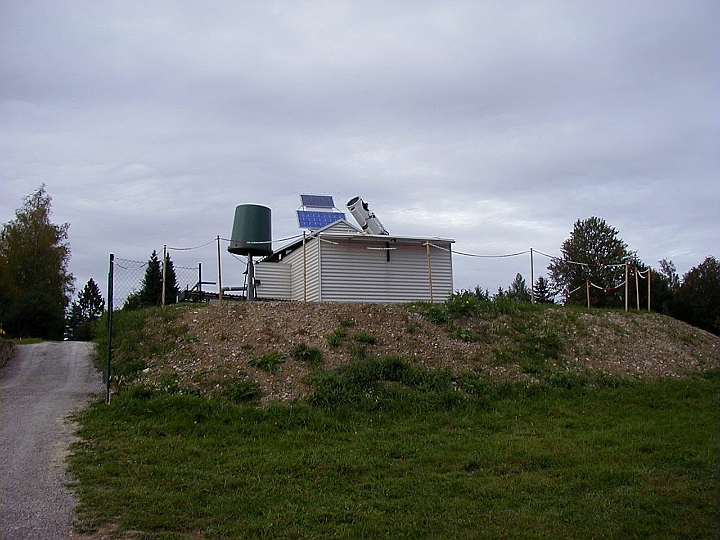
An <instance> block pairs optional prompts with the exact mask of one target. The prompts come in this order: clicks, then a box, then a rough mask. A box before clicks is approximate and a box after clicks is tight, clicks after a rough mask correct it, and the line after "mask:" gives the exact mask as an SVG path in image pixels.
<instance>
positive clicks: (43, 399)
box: [0, 341, 103, 540]
mask: <svg viewBox="0 0 720 540" xmlns="http://www.w3.org/2000/svg"><path fill="white" fill-rule="evenodd" d="M91 358H92V345H91V344H89V343H85V342H73V341H66V342H61V343H38V344H33V345H20V346H18V348H17V352H16V354H15V357H14V358H13V359H12V360H11V361H10V362H8V364H7V365H6V366H5V367H4V368H3V369H2V371H1V372H0V400H1V408H0V455H2V462H0V497H2V500H1V501H0V508H1V515H2V521H1V523H0V529H1V531H2V538H3V540H19V539H33V540H46V539H47V540H51V539H52V540H58V539H62V538H73V533H72V529H71V523H72V520H73V507H74V505H75V501H74V499H73V497H72V494H71V493H70V491H69V490H68V489H67V487H66V483H67V481H68V479H67V478H66V475H65V458H66V457H67V455H68V451H69V447H70V444H71V443H72V442H73V432H74V427H73V425H72V424H71V423H69V422H68V420H67V417H68V415H69V414H71V413H72V412H73V411H76V410H77V409H78V408H80V407H82V406H83V404H84V403H86V402H87V400H88V396H89V395H90V394H93V393H100V392H102V390H103V386H102V381H101V377H100V375H99V374H98V373H97V372H96V371H95V370H94V369H93V367H92V362H91Z"/></svg>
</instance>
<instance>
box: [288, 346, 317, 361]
mask: <svg viewBox="0 0 720 540" xmlns="http://www.w3.org/2000/svg"><path fill="white" fill-rule="evenodd" d="M290 356H292V357H293V358H295V359H296V360H301V361H303V362H307V363H308V364H310V365H311V366H318V365H320V364H322V361H323V355H322V351H321V350H320V349H318V348H317V347H309V346H308V345H307V344H306V343H297V344H296V345H293V346H292V348H291V349H290Z"/></svg>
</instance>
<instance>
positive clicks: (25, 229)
mask: <svg viewBox="0 0 720 540" xmlns="http://www.w3.org/2000/svg"><path fill="white" fill-rule="evenodd" d="M51 202H52V200H51V198H50V196H49V195H48V194H47V192H46V191H45V186H44V185H43V186H41V187H39V188H38V189H37V190H35V191H34V192H33V193H32V194H30V195H28V196H27V197H26V198H25V199H24V202H23V205H22V207H21V208H19V209H18V210H17V211H16V213H15V219H14V220H12V221H10V222H8V223H6V224H5V225H3V228H2V231H0V306H2V308H1V310H0V325H1V326H2V327H3V329H4V330H5V332H7V333H8V334H9V335H12V336H32V337H40V338H45V339H62V337H63V331H64V329H65V308H66V307H67V305H68V303H69V302H70V296H71V294H72V291H73V282H74V278H73V276H72V274H71V273H70V272H68V263H69V261H70V246H69V244H68V242H67V238H68V228H69V224H67V223H63V224H61V225H57V224H54V223H52V222H51V221H50V214H51Z"/></svg>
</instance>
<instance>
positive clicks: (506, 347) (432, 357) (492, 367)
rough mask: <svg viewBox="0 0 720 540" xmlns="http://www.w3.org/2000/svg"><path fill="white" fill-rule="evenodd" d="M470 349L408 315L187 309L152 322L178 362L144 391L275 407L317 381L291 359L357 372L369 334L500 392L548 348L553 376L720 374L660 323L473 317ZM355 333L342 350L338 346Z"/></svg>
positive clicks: (348, 308) (397, 308)
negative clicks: (313, 359)
mask: <svg viewBox="0 0 720 540" xmlns="http://www.w3.org/2000/svg"><path fill="white" fill-rule="evenodd" d="M454 324H457V325H458V327H462V328H463V329H464V331H465V332H466V335H467V336H470V338H469V339H463V335H457V333H456V334H453V333H451V332H448V330H447V328H446V327H445V326H442V325H437V324H433V323H431V322H429V321H428V320H427V319H426V318H425V317H423V316H422V315H421V314H420V313H418V312H417V311H416V310H413V309H412V308H410V307H408V306H404V305H381V304H348V303H330V302H328V303H307V304H305V303H301V302H250V303H248V302H242V303H237V304H223V305H218V304H213V305H207V304H206V305H197V306H182V307H178V308H176V311H175V313H174V314H173V315H172V318H171V320H168V319H167V318H159V317H158V318H156V319H152V318H151V319H150V320H149V323H148V326H149V328H147V331H148V332H149V334H150V336H151V337H150V338H149V339H153V340H157V341H158V342H162V343H165V344H174V346H173V347H171V351H170V352H169V353H168V354H166V355H164V356H162V357H156V358H147V359H146V361H147V365H148V368H147V369H146V370H145V371H144V373H143V374H142V376H141V378H140V380H139V382H146V383H150V384H152V385H156V386H159V387H163V386H165V385H167V384H168V382H169V381H170V382H172V384H173V385H178V386H179V388H181V389H182V388H187V389H191V390H194V391H200V392H203V393H205V392H212V391H213V388H220V387H222V386H223V384H224V382H225V381H227V380H228V379H233V378H238V377H243V376H249V377H250V378H252V379H254V380H255V381H257V382H258V383H259V384H260V386H261V388H262V391H263V402H267V401H287V400H293V399H297V398H303V397H305V396H306V395H307V394H308V392H309V391H310V388H309V387H308V386H307V385H306V384H305V382H304V380H305V379H306V377H307V375H308V374H309V373H310V371H311V367H310V366H308V365H307V363H305V362H301V361H298V360H295V359H294V358H293V357H292V355H291V350H292V348H293V346H295V345H297V344H300V343H302V344H306V345H307V346H309V347H316V348H318V349H319V350H320V351H321V352H322V355H323V366H324V367H325V368H327V369H332V368H335V367H338V366H340V365H343V364H346V363H348V362H351V361H352V359H353V356H354V352H353V351H354V350H356V349H357V346H358V344H357V343H356V342H354V340H353V335H354V334H356V333H357V332H361V331H362V332H367V333H370V334H372V335H373V336H374V337H375V338H376V341H375V343H373V344H372V345H367V351H368V353H369V354H372V355H375V356H380V357H382V356H386V355H399V356H402V357H404V358H407V359H409V360H411V361H412V362H414V363H416V364H418V365H422V366H426V367H431V368H436V367H439V368H444V369H449V370H451V371H452V372H453V373H456V374H459V373H463V372H472V373H476V374H478V375H480V376H481V377H483V378H487V379H491V380H530V379H532V375H531V374H528V372H527V369H524V368H523V354H522V350H523V347H526V346H527V345H528V343H530V344H532V341H533V340H535V341H536V342H537V341H538V340H542V339H543V336H545V337H547V336H550V337H553V336H555V337H556V338H557V339H558V340H559V341H560V342H561V346H560V348H561V350H560V353H559V355H558V356H557V358H554V359H551V360H550V361H549V363H550V366H549V367H551V368H552V369H555V370H561V371H570V372H578V373H589V374H595V375H597V374H607V375H611V376H615V377H622V378H632V379H635V378H641V379H658V378H668V377H670V378H672V377H684V376H688V375H691V374H694V373H699V372H701V371H704V370H708V369H712V368H713V367H716V366H717V362H718V338H717V336H714V335H712V334H710V333H708V332H705V331H703V330H700V329H698V328H694V327H692V326H689V325H687V324H685V323H683V322H681V321H678V320H676V319H672V318H670V317H666V316H664V315H660V314H657V313H646V312H640V313H637V312H630V313H624V312H619V311H601V310H594V311H589V312H588V311H585V310H575V309H569V308H561V307H555V308H548V309H542V310H535V311H531V312H528V313H525V314H521V315H520V316H515V315H497V316H493V317H483V316H478V317H471V318H465V319H459V320H457V321H455V323H454ZM338 330H343V331H344V332H345V333H346V337H345V338H343V340H342V343H341V344H340V345H339V346H336V347H333V346H331V345H330V344H329V342H328V335H329V334H331V333H333V332H337V331H338ZM270 353H279V354H281V355H283V356H284V357H285V360H284V362H283V363H282V365H281V366H280V369H279V370H278V371H276V372H271V373H268V372H266V371H263V370H262V369H258V368H255V367H253V366H252V365H251V362H250V360H251V359H252V358H253V357H257V356H260V355H265V354H270Z"/></svg>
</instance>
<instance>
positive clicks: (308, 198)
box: [300, 195, 335, 208]
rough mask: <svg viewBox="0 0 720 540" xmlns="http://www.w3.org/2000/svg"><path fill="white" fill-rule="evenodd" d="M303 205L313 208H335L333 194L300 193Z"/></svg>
mask: <svg viewBox="0 0 720 540" xmlns="http://www.w3.org/2000/svg"><path fill="white" fill-rule="evenodd" d="M300 200H301V201H302V205H303V206H311V207H312V208H335V203H333V198H332V195H300Z"/></svg>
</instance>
